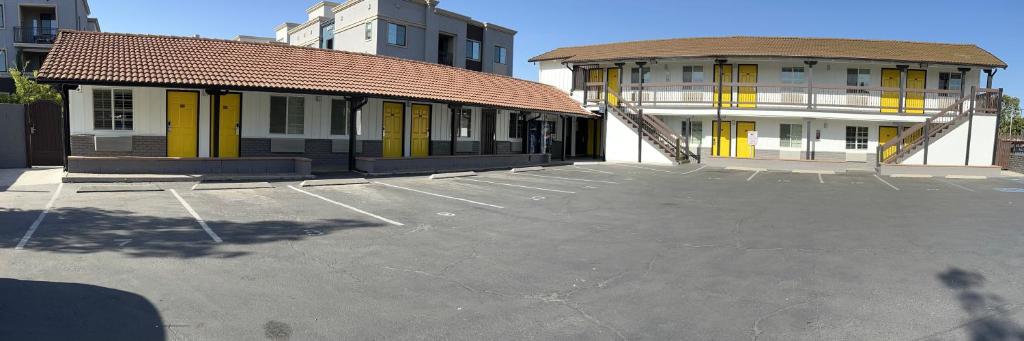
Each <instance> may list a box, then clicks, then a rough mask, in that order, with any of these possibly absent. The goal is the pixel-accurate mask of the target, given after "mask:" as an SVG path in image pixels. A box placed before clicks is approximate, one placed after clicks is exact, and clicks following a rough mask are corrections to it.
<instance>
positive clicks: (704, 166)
mask: <svg viewBox="0 0 1024 341" xmlns="http://www.w3.org/2000/svg"><path fill="white" fill-rule="evenodd" d="M707 167H708V165H703V166H700V168H697V169H694V170H692V171H689V172H683V173H680V174H682V175H686V174H691V173H696V172H699V171H700V170H701V169H704V168H707Z"/></svg>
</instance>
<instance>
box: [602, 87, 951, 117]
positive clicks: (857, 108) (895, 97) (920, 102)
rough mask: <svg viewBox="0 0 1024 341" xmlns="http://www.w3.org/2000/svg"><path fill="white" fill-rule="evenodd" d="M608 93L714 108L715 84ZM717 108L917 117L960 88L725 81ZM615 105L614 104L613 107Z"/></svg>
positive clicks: (648, 104)
mask: <svg viewBox="0 0 1024 341" xmlns="http://www.w3.org/2000/svg"><path fill="white" fill-rule="evenodd" d="M614 88H615V87H614V86H613V87H612V89H610V90H612V91H611V93H610V94H609V95H608V96H609V97H610V98H611V102H615V101H616V100H618V101H621V102H623V103H624V104H632V105H638V106H641V107H643V108H645V109H650V108H660V109H699V108H714V107H716V106H717V103H718V85H717V84H711V83H647V84H644V85H643V88H642V89H641V86H640V84H622V85H620V86H619V88H620V90H619V91H614V90H615V89H614ZM722 88H723V89H724V91H723V92H722V106H723V107H725V108H735V109H767V110H771V109H779V110H811V111H839V112H842V111H851V112H876V113H892V114H907V115H915V114H916V115H920V114H926V113H937V112H939V111H941V110H943V109H945V108H947V107H949V106H950V105H951V104H953V103H956V102H957V100H958V99H960V97H961V93H960V90H939V89H906V90H904V91H902V93H903V95H902V96H901V91H900V89H899V88H884V87H856V86H844V85H814V86H810V87H808V86H807V85H806V84H766V83H724V84H723V85H722ZM584 96H585V100H586V102H587V104H591V105H594V104H599V103H602V102H603V101H604V97H605V89H604V84H603V83H601V82H590V83H586V89H585V91H584ZM613 104H614V103H613Z"/></svg>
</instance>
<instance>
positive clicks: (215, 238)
mask: <svg viewBox="0 0 1024 341" xmlns="http://www.w3.org/2000/svg"><path fill="white" fill-rule="evenodd" d="M170 191H171V194H174V197H175V198H178V202H180V203H181V206H185V210H186V211H188V214H191V215H192V217H193V218H195V219H196V221H197V222H199V226H202V227H203V231H206V234H208V235H210V238H212V239H213V242H214V243H220V242H223V241H224V240H221V239H220V236H217V234H216V233H214V232H213V229H211V228H210V225H206V221H205V220H203V218H202V217H200V216H199V213H196V210H193V209H192V206H191V205H189V204H188V202H186V201H185V199H184V198H182V197H181V196H180V195H178V191H175V190H174V189H173V188H172V189H171V190H170Z"/></svg>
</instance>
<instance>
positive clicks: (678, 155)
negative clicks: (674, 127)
mask: <svg viewBox="0 0 1024 341" xmlns="http://www.w3.org/2000/svg"><path fill="white" fill-rule="evenodd" d="M680 140H681V139H680V138H679V137H676V163H679V162H680V160H682V159H683V156H682V155H681V154H682V153H683V149H682V145H683V144H682V141H680Z"/></svg>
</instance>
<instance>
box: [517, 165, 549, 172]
mask: <svg viewBox="0 0 1024 341" xmlns="http://www.w3.org/2000/svg"><path fill="white" fill-rule="evenodd" d="M539 170H544V167H541V166H533V167H521V168H512V170H511V171H510V172H512V173H522V172H536V171H539Z"/></svg>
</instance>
